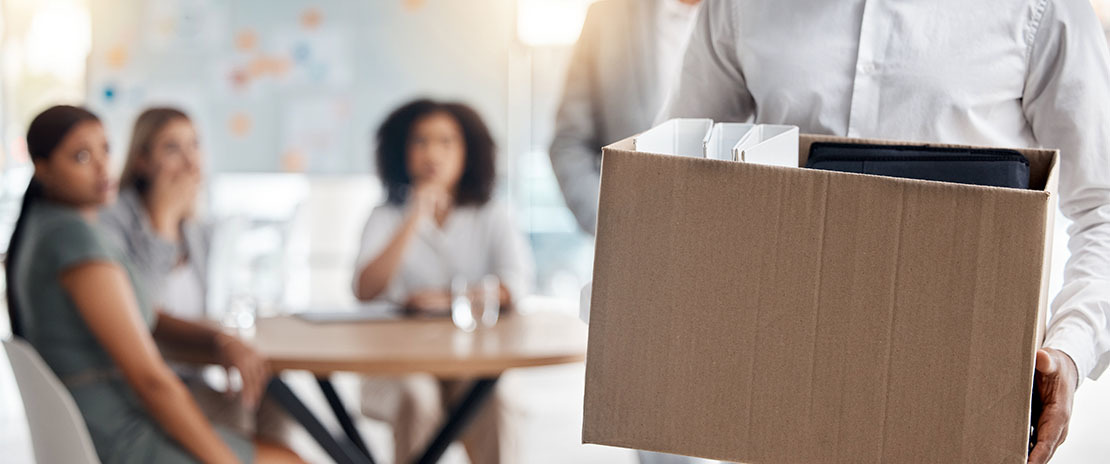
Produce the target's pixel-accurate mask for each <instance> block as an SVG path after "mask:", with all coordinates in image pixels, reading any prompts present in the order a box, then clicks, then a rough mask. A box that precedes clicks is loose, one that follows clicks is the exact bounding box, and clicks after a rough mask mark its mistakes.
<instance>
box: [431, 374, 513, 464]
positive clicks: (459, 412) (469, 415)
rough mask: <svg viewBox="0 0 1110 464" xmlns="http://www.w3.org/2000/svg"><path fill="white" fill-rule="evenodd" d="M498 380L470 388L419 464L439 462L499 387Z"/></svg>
mask: <svg viewBox="0 0 1110 464" xmlns="http://www.w3.org/2000/svg"><path fill="white" fill-rule="evenodd" d="M497 379H498V378H497V377H490V378H486V379H479V380H477V381H475V382H474V386H473V387H470V391H469V392H467V393H466V396H464V397H463V398H462V401H459V404H457V405H455V407H454V408H453V409H452V410H451V414H450V415H449V416H447V422H446V423H444V424H443V427H442V428H441V429H440V430H439V434H437V435H436V437H435V439H434V440H432V443H431V444H429V445H428V448H427V450H425V451H424V455H423V456H421V457H420V459H419V460H417V461H416V462H417V463H418V464H435V463H436V462H438V461H439V458H440V457H442V456H443V453H444V452H445V451H447V447H448V446H449V445H451V442H453V441H455V439H456V438H458V437H459V435H461V434H462V432H463V430H465V429H466V426H467V425H468V424H470V421H471V420H472V419H474V416H475V415H476V414H478V410H479V409H481V407H482V405H483V404H485V402H486V400H488V399H489V397H490V395H491V394H493V389H494V387H496V386H497Z"/></svg>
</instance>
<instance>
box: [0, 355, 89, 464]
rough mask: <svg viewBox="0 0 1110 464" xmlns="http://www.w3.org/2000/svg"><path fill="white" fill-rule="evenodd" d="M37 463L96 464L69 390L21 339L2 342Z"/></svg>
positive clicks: (78, 411)
mask: <svg viewBox="0 0 1110 464" xmlns="http://www.w3.org/2000/svg"><path fill="white" fill-rule="evenodd" d="M4 350H5V351H7V353H8V360H9V361H10V362H11V364H12V372H13V373H14V374H15V381H16V383H17V384H18V385H19V395H20V396H21V397H22V398H23V410H24V411H25V413H26V414H27V425H28V426H29V428H30V430H31V442H32V443H33V444H34V448H35V461H36V462H38V463H39V464H53V463H76V464H86V463H87V464H99V463H100V460H99V459H98V458H97V456H96V448H94V447H93V443H92V439H91V438H89V429H88V428H87V427H86V426H85V419H83V418H82V417H81V411H80V410H78V409H77V403H75V402H74V401H73V397H72V396H70V394H69V390H66V388H65V386H64V385H62V382H61V381H59V380H58V377H57V376H55V375H54V372H53V371H51V370H50V368H49V367H47V365H46V363H45V362H43V360H42V358H41V357H39V354H38V352H36V351H35V349H34V348H32V347H31V345H30V344H28V343H27V342H25V341H23V340H21V339H18V338H16V339H12V340H4Z"/></svg>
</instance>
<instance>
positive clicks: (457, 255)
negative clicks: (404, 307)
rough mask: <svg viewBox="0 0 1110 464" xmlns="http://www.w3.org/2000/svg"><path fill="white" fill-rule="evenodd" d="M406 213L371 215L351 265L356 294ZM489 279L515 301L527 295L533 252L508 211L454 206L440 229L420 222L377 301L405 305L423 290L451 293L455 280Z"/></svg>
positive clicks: (397, 209) (386, 210)
mask: <svg viewBox="0 0 1110 464" xmlns="http://www.w3.org/2000/svg"><path fill="white" fill-rule="evenodd" d="M405 214H406V211H405V207H404V206H397V205H393V204H384V205H381V206H378V207H377V208H374V211H373V212H372V213H370V218H369V219H367V221H366V227H365V228H364V229H363V232H362V243H361V247H360V249H359V253H358V259H357V260H356V261H355V272H354V279H353V288H354V289H355V292H356V294H357V291H358V290H357V289H358V278H359V274H361V272H362V269H363V268H364V267H365V266H366V265H367V264H368V263H369V262H370V261H372V260H374V258H376V257H377V256H378V255H379V254H380V253H381V252H382V250H383V249H384V248H385V246H386V245H387V244H389V242H390V240H392V238H393V237H394V235H395V234H396V233H397V229H398V228H399V227H400V226H401V224H402V223H403V222H404V218H405ZM490 274H492V275H495V276H497V277H498V279H500V280H501V284H502V285H504V286H505V288H507V289H508V290H509V293H510V294H511V295H512V298H513V300H514V301H516V300H518V299H520V298H522V297H523V296H525V295H527V294H528V292H529V291H530V290H531V287H532V282H533V280H534V270H533V262H532V254H531V250H529V249H528V246H527V244H526V243H525V241H524V238H523V237H522V236H521V234H520V233H519V232H518V231H517V230H516V228H515V226H514V224H513V221H512V220H511V217H510V215H509V211H508V207H507V206H505V205H503V204H501V203H499V202H495V201H490V202H488V203H486V204H485V205H483V206H461V207H456V208H455V209H454V210H453V211H452V212H451V214H450V215H449V216H448V217H447V221H446V222H445V223H444V224H443V227H442V228H441V227H438V226H437V225H436V224H435V221H433V220H430V219H426V220H422V221H421V223H420V224H419V226H418V229H417V232H416V236H415V237H413V239H412V240H411V241H409V243H408V245H407V246H406V248H405V250H404V255H403V257H402V259H401V266H400V268H399V269H398V270H397V272H396V274H394V276H393V278H392V279H391V280H390V281H389V284H388V286H387V287H386V289H385V291H384V292H383V293H382V294H381V295H379V296H378V299H379V300H386V301H392V302H396V303H403V302H404V301H405V300H406V299H408V297H409V296H410V295H412V294H413V293H415V292H419V291H422V290H450V288H451V280H452V279H453V278H454V277H456V276H461V277H465V278H466V279H467V281H468V282H471V283H473V282H477V281H478V280H480V279H481V278H482V277H483V276H486V275H490Z"/></svg>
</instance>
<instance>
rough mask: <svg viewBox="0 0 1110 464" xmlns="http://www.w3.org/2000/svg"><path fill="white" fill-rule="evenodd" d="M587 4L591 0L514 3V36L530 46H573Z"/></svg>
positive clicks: (591, 1) (531, 0) (583, 18)
mask: <svg viewBox="0 0 1110 464" xmlns="http://www.w3.org/2000/svg"><path fill="white" fill-rule="evenodd" d="M590 3H593V0H517V17H516V33H517V37H518V38H519V39H520V41H521V42H523V43H524V44H525V45H528V46H532V47H542V46H557V45H570V44H573V43H574V42H575V41H576V40H578V33H579V32H581V31H582V22H583V21H585V20H586V9H587V8H588V7H589V6H590Z"/></svg>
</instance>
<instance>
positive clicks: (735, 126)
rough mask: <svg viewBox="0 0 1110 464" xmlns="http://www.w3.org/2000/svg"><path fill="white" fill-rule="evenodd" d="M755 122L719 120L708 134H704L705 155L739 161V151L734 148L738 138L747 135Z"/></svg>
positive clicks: (738, 140)
mask: <svg viewBox="0 0 1110 464" xmlns="http://www.w3.org/2000/svg"><path fill="white" fill-rule="evenodd" d="M755 127H757V126H756V125H755V124H744V123H739V122H719V123H717V124H714V125H713V129H711V130H710V131H709V135H706V136H705V141H704V142H703V143H702V148H703V150H704V151H705V157H706V158H709V159H716V160H724V161H740V152H738V151H736V150H734V148H736V145H737V144H738V143H740V140H741V139H743V138H745V137H747V136H748V135H749V134H750V133H751V132H752V129H754V128H755Z"/></svg>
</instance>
